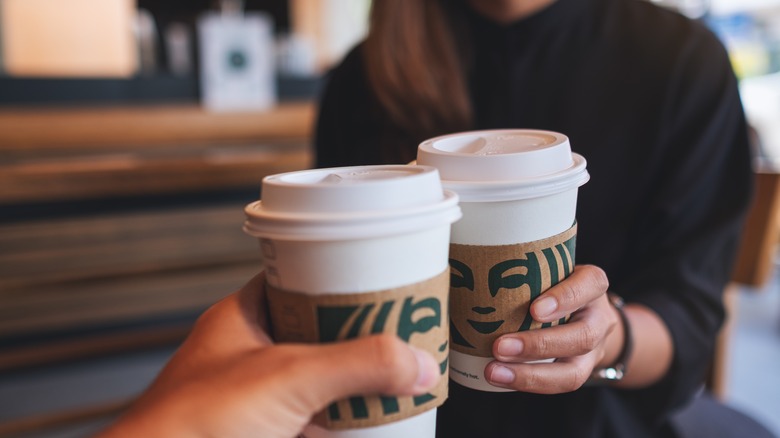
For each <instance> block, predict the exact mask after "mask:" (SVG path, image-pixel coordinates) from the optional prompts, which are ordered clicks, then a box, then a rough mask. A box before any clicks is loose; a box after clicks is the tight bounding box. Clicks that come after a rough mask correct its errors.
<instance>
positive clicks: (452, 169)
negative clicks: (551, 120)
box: [417, 130, 589, 392]
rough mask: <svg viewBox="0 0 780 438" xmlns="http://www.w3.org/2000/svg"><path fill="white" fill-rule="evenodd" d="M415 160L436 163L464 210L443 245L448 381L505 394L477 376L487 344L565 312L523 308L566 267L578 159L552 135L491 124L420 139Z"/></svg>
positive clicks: (582, 177)
mask: <svg viewBox="0 0 780 438" xmlns="http://www.w3.org/2000/svg"><path fill="white" fill-rule="evenodd" d="M417 163H418V164H420V165H430V166H433V167H436V168H438V169H439V172H440V174H441V177H442V183H443V185H444V187H445V188H446V189H449V190H452V191H454V192H456V193H458V195H459V196H460V200H461V202H460V206H461V209H462V211H463V218H462V219H461V220H460V221H459V222H457V223H455V224H454V225H453V228H452V239H451V245H450V267H451V285H450V302H451V339H452V346H451V348H452V350H451V352H450V370H451V373H450V378H452V379H453V380H454V381H456V382H458V383H460V384H462V385H464V386H467V387H470V388H473V389H478V390H482V391H496V392H498V391H506V390H507V389H506V388H504V387H497V386H495V385H492V384H491V383H490V382H489V381H488V380H487V379H486V376H485V370H486V367H487V366H488V364H490V363H491V362H492V361H493V356H494V352H493V346H494V342H495V341H496V340H497V339H498V338H499V337H500V336H501V335H505V334H508V333H516V332H524V331H527V330H531V329H539V328H550V327H552V326H556V325H560V324H562V323H564V322H565V321H566V318H567V317H568V314H561V315H559V316H558V318H556V319H553V320H548V321H540V320H538V319H535V318H534V314H533V313H531V312H529V306H530V304H531V303H533V302H535V301H536V300H537V299H539V298H541V297H542V296H543V295H542V294H543V293H545V292H546V291H548V290H549V289H550V288H551V287H553V286H555V285H556V284H558V283H559V282H560V281H561V280H563V279H564V278H566V277H568V276H569V275H571V274H572V272H573V270H574V262H575V247H576V233H577V225H576V221H575V212H576V205H577V190H578V188H579V187H580V186H581V185H583V184H584V183H585V182H587V180H588V178H589V176H588V173H587V171H586V169H585V159H584V158H583V157H581V156H580V155H578V154H575V153H572V151H571V146H570V144H569V140H568V138H567V137H566V136H565V135H562V134H559V133H556V132H550V131H536V130H492V131H473V132H465V133H458V134H451V135H445V136H442V137H437V138H433V139H430V140H426V141H425V142H423V143H422V144H420V146H419V148H418V154H417ZM544 302H545V301H539V305H538V307H541V305H542V303H544ZM548 302H549V301H548ZM539 310H541V309H539ZM550 353H552V352H550ZM555 358H556V356H555V355H552V354H551V355H549V356H546V357H541V358H538V359H546V360H553V359H555ZM496 370H497V371H500V370H502V369H501V368H496ZM494 374H495V373H494ZM499 374H500V373H499ZM499 374H496V377H498V376H499Z"/></svg>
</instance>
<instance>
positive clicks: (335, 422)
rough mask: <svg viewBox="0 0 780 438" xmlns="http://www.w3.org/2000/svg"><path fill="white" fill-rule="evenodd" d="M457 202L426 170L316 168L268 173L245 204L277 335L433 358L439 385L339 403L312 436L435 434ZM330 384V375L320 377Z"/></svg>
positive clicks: (443, 387) (443, 386)
mask: <svg viewBox="0 0 780 438" xmlns="http://www.w3.org/2000/svg"><path fill="white" fill-rule="evenodd" d="M457 199H458V198H457V195H456V194H454V193H452V192H449V191H445V190H443V189H442V186H441V181H440V179H439V174H438V171H437V170H436V169H434V168H432V167H427V166H402V165H397V166H362V167H348V168H335V169H315V170H307V171H301V172H291V173H286V174H280V175H273V176H269V177H266V178H265V179H264V180H263V188H262V200H261V201H257V202H254V203H252V204H250V205H248V206H247V208H246V215H247V220H246V222H245V225H244V229H245V231H246V232H247V233H249V234H250V235H252V236H255V237H258V238H259V241H260V248H261V252H262V256H263V264H264V267H265V269H266V273H267V278H268V294H269V306H270V315H271V320H272V327H273V331H274V337H275V339H276V340H277V341H280V342H296V343H300V342H305V343H330V342H339V341H345V340H348V339H352V338H357V337H363V336H369V335H372V334H377V333H392V334H394V335H396V336H397V337H398V338H400V339H401V340H403V341H405V342H407V343H409V344H410V345H413V346H416V347H419V348H422V349H424V350H426V351H428V352H429V353H431V354H432V355H433V356H434V357H435V358H436V360H437V362H438V363H439V368H440V373H441V375H442V379H441V382H440V384H439V385H437V387H435V388H433V389H432V390H431V391H430V392H429V393H426V394H423V395H417V396H409V397H386V396H379V395H376V394H368V395H365V396H364V395H358V394H356V395H354V396H353V397H349V398H348V399H344V400H339V401H338V402H336V403H333V404H331V405H330V406H328V407H327V408H326V409H325V410H323V411H322V412H320V413H319V414H318V415H317V416H315V419H314V422H315V423H316V425H313V426H312V427H310V428H307V430H306V431H305V435H306V436H307V437H309V438H321V437H328V438H352V437H366V438H369V437H370V438H395V437H399V436H415V437H421V438H422V437H428V438H433V436H434V434H435V419H436V409H435V408H436V407H437V406H439V405H441V403H443V402H444V400H445V399H446V398H447V378H446V374H447V370H448V368H447V361H448V351H449V324H448V321H447V315H448V314H449V301H448V299H447V295H448V293H449V290H448V280H449V268H448V264H447V251H448V246H449V240H450V224H451V223H452V222H454V221H456V220H457V219H459V218H460V216H461V213H460V209H459V208H458V205H457V202H458V201H457ZM321 378H323V379H327V378H328V376H321Z"/></svg>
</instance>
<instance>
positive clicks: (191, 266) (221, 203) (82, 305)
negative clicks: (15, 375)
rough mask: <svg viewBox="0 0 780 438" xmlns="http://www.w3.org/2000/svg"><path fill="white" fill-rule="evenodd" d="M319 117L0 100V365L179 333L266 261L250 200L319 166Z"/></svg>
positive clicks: (310, 112)
mask: <svg viewBox="0 0 780 438" xmlns="http://www.w3.org/2000/svg"><path fill="white" fill-rule="evenodd" d="M313 121H314V105H313V104H311V103H308V102H301V103H284V104H281V105H279V106H278V107H277V108H275V109H273V110H270V111H264V112H249V113H220V114H214V113H208V112H206V111H205V110H202V109H201V108H200V107H197V106H149V107H124V108H81V109H73V108H68V109H40V108H29V109H13V110H11V109H3V110H0V219H1V220H0V371H2V370H4V369H5V370H8V369H17V368H20V367H26V366H29V365H42V364H47V363H53V362H57V361H61V360H69V359H75V358H79V357H86V356H90V355H99V354H106V353H110V352H116V351H122V350H126V349H131V348H147V347H149V346H152V345H155V344H158V345H159V344H161V343H166V342H167V343H170V342H176V341H178V340H179V339H181V338H182V337H183V336H184V334H186V332H187V330H188V328H189V326H190V324H191V322H192V318H193V316H194V315H197V314H198V313H200V312H201V311H202V310H203V309H204V308H205V307H207V306H208V305H210V304H211V303H213V302H215V301H216V300H218V299H219V298H220V297H222V296H224V295H225V294H227V293H230V292H232V291H234V290H235V289H236V288H237V287H239V286H240V285H242V284H243V283H244V282H246V281H247V280H248V279H249V278H250V277H251V276H252V275H254V273H256V272H257V271H258V270H259V269H260V266H259V254H258V251H257V244H256V241H255V239H252V238H250V237H249V236H246V235H245V234H244V233H243V232H242V231H241V224H242V222H243V207H244V205H245V203H247V202H250V201H252V200H254V199H257V194H258V193H259V189H260V182H261V180H262V178H263V177H264V176H266V175H268V174H273V173H279V172H285V171H292V170H299V169H304V168H307V167H309V166H310V162H311V152H310V151H311V147H310V136H311V132H312V125H313ZM235 193H239V194H240V196H236V195H235ZM181 198H186V202H177V200H181ZM147 199H149V200H152V201H148V202H147ZM161 199H162V201H161ZM117 205H120V206H121V208H117V207H116V206H117ZM85 206H87V207H88V208H87V207H85ZM128 206H129V207H128ZM31 210H32V211H35V212H37V213H36V214H37V216H35V215H33V216H35V217H26V216H25V214H26V213H24V214H22V213H19V212H29V211H31ZM41 211H43V212H44V213H43V214H41V213H40V212H41ZM61 212H62V213H64V214H62V215H59V214H60V213H61Z"/></svg>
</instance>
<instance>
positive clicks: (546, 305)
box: [534, 297, 558, 318]
mask: <svg viewBox="0 0 780 438" xmlns="http://www.w3.org/2000/svg"><path fill="white" fill-rule="evenodd" d="M557 308H558V301H557V300H556V299H555V298H553V297H542V298H539V299H538V300H536V301H534V311H535V313H536V316H537V317H540V318H544V317H546V316H549V315H551V314H552V313H553V312H555V310H556V309H557Z"/></svg>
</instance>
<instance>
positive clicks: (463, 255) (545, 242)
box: [450, 223, 577, 357]
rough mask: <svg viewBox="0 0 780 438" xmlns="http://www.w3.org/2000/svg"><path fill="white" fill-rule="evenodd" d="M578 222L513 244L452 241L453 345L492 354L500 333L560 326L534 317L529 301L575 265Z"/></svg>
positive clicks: (474, 352) (466, 351)
mask: <svg viewBox="0 0 780 438" xmlns="http://www.w3.org/2000/svg"><path fill="white" fill-rule="evenodd" d="M576 238H577V224H576V223H575V224H574V225H573V226H572V227H571V228H569V229H568V230H566V231H564V232H562V233H560V234H557V235H554V236H552V237H549V238H546V239H542V240H536V241H533V242H527V243H519V244H513V245H493V246H481V245H462V244H454V243H453V244H450V269H451V281H450V283H451V284H450V306H451V312H452V314H451V322H452V325H451V330H452V332H451V336H452V347H451V348H452V349H453V350H455V351H458V352H460V353H464V354H468V355H471V356H481V357H491V356H492V355H493V354H492V348H493V342H494V341H495V340H496V339H497V338H498V337H499V336H501V335H503V334H506V333H512V332H519V331H523V330H531V329H538V328H545V327H550V326H552V325H557V324H562V323H564V322H566V319H567V318H562V319H560V320H559V321H556V322H552V323H540V322H538V321H535V320H534V319H533V318H532V317H531V314H530V313H529V312H528V308H529V306H530V304H531V302H532V301H533V300H535V299H536V298H538V297H539V296H540V295H541V294H542V293H544V292H545V291H546V290H548V289H549V288H551V287H552V286H554V285H555V284H557V283H558V282H560V281H561V280H563V279H564V278H566V277H568V276H569V274H571V272H572V271H573V269H574V250H575V246H576V245H575V244H576Z"/></svg>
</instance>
